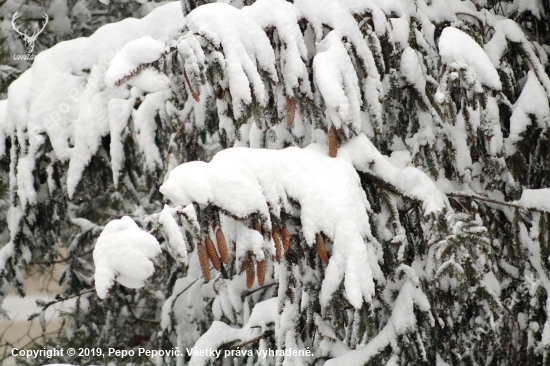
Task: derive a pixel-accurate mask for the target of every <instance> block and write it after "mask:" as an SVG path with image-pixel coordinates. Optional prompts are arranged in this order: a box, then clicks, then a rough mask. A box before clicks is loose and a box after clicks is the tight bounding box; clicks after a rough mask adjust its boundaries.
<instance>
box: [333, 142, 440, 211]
mask: <svg viewBox="0 0 550 366" xmlns="http://www.w3.org/2000/svg"><path fill="white" fill-rule="evenodd" d="M338 157H342V158H344V159H346V160H347V161H349V162H350V163H352V164H353V166H354V167H355V168H356V169H357V170H359V171H363V172H371V173H373V174H374V175H376V176H377V177H379V178H382V179H383V180H385V181H386V182H388V183H391V184H392V185H394V186H396V187H398V188H399V189H401V190H402V191H403V192H404V193H405V194H408V195H410V196H412V197H414V198H417V199H419V200H421V201H422V202H423V205H422V206H423V208H424V212H425V213H426V214H429V213H431V212H437V211H439V210H441V209H442V208H444V207H446V205H447V198H446V196H445V194H444V193H443V192H441V191H440V190H439V189H438V188H437V186H436V184H435V183H434V182H433V181H432V180H431V179H430V178H429V177H428V176H427V175H426V173H424V172H422V171H421V170H419V169H417V168H414V167H405V168H402V169H401V168H399V167H397V166H395V165H394V164H392V163H391V161H390V160H389V159H387V158H386V157H384V156H383V155H382V154H381V153H380V152H379V151H378V150H377V149H376V147H374V145H373V144H372V142H371V141H370V140H369V139H368V138H367V137H366V136H365V135H362V134H361V135H359V136H357V137H354V138H353V139H351V140H350V141H349V142H348V143H347V144H346V145H345V146H342V147H341V148H339V149H338Z"/></svg>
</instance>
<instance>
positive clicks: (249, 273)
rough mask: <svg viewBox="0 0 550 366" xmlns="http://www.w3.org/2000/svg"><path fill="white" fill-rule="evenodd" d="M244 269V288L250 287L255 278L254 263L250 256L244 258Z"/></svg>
mask: <svg viewBox="0 0 550 366" xmlns="http://www.w3.org/2000/svg"><path fill="white" fill-rule="evenodd" d="M243 266H244V269H245V271H246V288H248V289H250V288H252V286H254V280H255V279H256V274H255V273H254V263H253V262H252V259H251V258H250V256H249V257H248V258H247V259H246V260H245V262H244V264H243Z"/></svg>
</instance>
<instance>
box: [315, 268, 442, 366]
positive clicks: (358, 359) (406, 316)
mask: <svg viewBox="0 0 550 366" xmlns="http://www.w3.org/2000/svg"><path fill="white" fill-rule="evenodd" d="M401 267H406V266H404V265H402V266H401ZM409 269H410V271H407V272H409V273H414V270H413V269H412V268H410V267H409ZM411 271H412V272H411ZM418 283H419V282H418V278H415V277H412V278H410V281H406V282H404V283H403V286H402V287H401V290H400V291H399V295H398V296H397V299H396V300H395V302H394V304H393V308H392V313H391V316H390V318H389V319H388V322H387V323H386V325H385V326H384V328H382V330H380V332H378V334H377V335H376V336H375V337H374V338H373V339H371V340H370V341H369V342H368V343H367V344H366V345H365V346H363V347H359V348H357V349H355V350H352V351H349V352H347V353H344V354H343V355H341V356H339V357H336V358H333V359H330V360H328V361H327V362H326V363H325V366H336V365H346V366H362V365H364V364H365V363H366V362H367V361H369V360H370V359H371V358H372V357H374V356H375V355H376V354H378V353H379V352H381V351H382V350H383V349H384V348H386V347H387V346H388V345H392V347H393V345H394V343H395V342H396V337H397V336H398V335H400V334H403V333H405V332H407V331H411V330H413V329H415V327H416V316H415V314H414V306H415V305H416V306H418V308H419V309H420V310H422V311H424V312H428V313H429V310H430V305H429V301H428V298H427V297H426V295H425V294H424V293H423V292H422V290H421V289H420V288H418ZM432 321H433V320H432Z"/></svg>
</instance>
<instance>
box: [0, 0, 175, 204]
mask: <svg viewBox="0 0 550 366" xmlns="http://www.w3.org/2000/svg"><path fill="white" fill-rule="evenodd" d="M159 24H162V26H159ZM183 24H185V20H184V18H183V15H182V13H181V6H180V4H179V3H178V2H173V3H169V4H166V5H163V6H161V7H159V8H157V9H155V10H154V11H152V12H151V13H150V14H148V15H147V16H146V17H144V18H142V19H139V20H138V19H132V18H128V19H125V20H123V21H120V22H118V23H112V24H108V25H105V26H103V27H101V28H100V29H98V30H97V31H96V32H95V33H94V34H93V35H91V36H90V37H82V38H77V39H73V40H70V41H65V42H60V43H58V44H56V45H55V46H54V47H52V48H50V49H48V50H45V51H43V52H41V53H40V54H39V55H37V56H36V58H35V60H34V62H33V65H32V67H31V68H30V69H29V70H27V71H26V72H25V73H24V74H23V75H22V76H21V77H19V78H18V79H17V80H15V81H14V82H13V83H12V84H11V85H10V87H9V89H8V101H7V104H8V107H7V118H6V120H7V121H9V122H8V123H7V124H4V123H1V124H2V129H3V132H2V133H4V134H12V133H15V134H16V135H17V137H18V139H19V141H21V142H23V141H25V140H28V141H29V146H28V149H26V151H23V152H22V153H21V157H20V158H19V160H18V162H17V165H18V166H17V167H16V170H17V172H18V175H19V174H21V176H22V177H23V176H24V177H25V179H26V180H28V181H29V182H32V179H28V177H31V176H32V171H33V170H34V169H35V160H36V155H37V154H38V153H39V151H41V146H42V145H43V144H44V142H45V139H44V137H43V136H42V134H43V133H45V134H47V135H48V137H49V141H50V143H51V145H52V147H53V150H54V151H53V153H54V154H55V157H56V158H58V159H59V160H61V161H63V162H66V161H69V165H70V168H69V172H68V176H67V191H68V193H69V196H71V197H72V195H73V194H74V192H75V189H76V186H77V185H78V183H79V181H80V178H81V175H82V172H83V171H84V169H85V167H86V166H87V165H88V163H89V162H90V159H91V157H92V156H93V155H94V154H95V153H96V152H97V149H98V146H99V144H100V143H101V137H102V136H105V135H106V134H108V133H109V130H110V124H109V120H110V117H111V116H110V115H109V110H108V104H109V102H110V101H111V100H112V99H114V98H116V99H123V100H127V99H129V95H128V91H127V87H126V86H125V85H124V86H122V87H120V88H115V89H113V88H105V81H104V80H105V73H106V71H107V69H108V67H109V63H110V62H111V60H112V59H113V57H115V56H116V54H117V52H118V50H120V49H121V48H122V47H123V46H124V45H125V44H127V43H128V42H130V41H132V40H134V39H137V38H141V37H144V36H149V37H151V38H152V39H157V40H159V41H162V42H164V41H168V40H170V39H173V38H176V37H177V36H178V35H179V34H181V28H182V25H183ZM117 113H118V112H117ZM115 118H116V116H115ZM111 137H113V136H111ZM115 137H116V136H115ZM0 144H3V141H2V143H0ZM54 160H55V159H54ZM18 194H19V199H20V201H21V203H22V204H23V205H26V204H33V203H34V202H35V201H36V192H35V191H34V187H33V186H32V184H26V185H21V186H19V191H18Z"/></svg>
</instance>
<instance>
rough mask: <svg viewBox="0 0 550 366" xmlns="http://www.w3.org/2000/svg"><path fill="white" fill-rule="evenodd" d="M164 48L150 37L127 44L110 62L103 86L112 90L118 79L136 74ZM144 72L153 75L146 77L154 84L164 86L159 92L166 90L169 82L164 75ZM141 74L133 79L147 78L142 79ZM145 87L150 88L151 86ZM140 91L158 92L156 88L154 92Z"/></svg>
mask: <svg viewBox="0 0 550 366" xmlns="http://www.w3.org/2000/svg"><path fill="white" fill-rule="evenodd" d="M165 48H166V46H165V44H164V42H161V41H158V40H155V39H153V38H152V37H150V36H144V37H141V38H138V39H135V40H133V41H130V42H128V43H127V44H126V45H124V46H123V47H122V49H121V50H120V51H119V52H118V53H117V54H116V55H115V57H114V58H113V59H112V60H111V62H110V64H109V68H108V69H107V73H106V74H105V84H106V85H107V86H109V87H111V88H114V87H115V85H116V83H117V82H118V81H119V80H120V79H123V78H125V77H129V76H130V75H131V74H132V73H134V72H136V71H137V70H138V69H139V67H140V66H141V65H143V64H147V63H151V62H153V61H156V60H158V59H159V58H160V56H161V55H162V54H163V52H164V51H165ZM144 71H148V72H150V73H153V74H152V75H149V76H148V77H150V78H152V79H153V80H155V81H154V82H155V83H159V84H163V83H164V84H165V85H163V86H164V88H162V89H160V90H164V89H167V87H166V86H168V87H169V85H170V82H169V81H168V79H167V77H166V76H165V75H162V74H160V73H159V72H158V71H156V70H151V69H146V70H144ZM142 74H143V72H142V73H140V74H139V75H138V76H137V77H136V78H135V79H139V78H141V79H144V78H148V77H144V76H143V75H142ZM135 79H134V80H133V83H138V82H137V81H136V80H135ZM151 83H153V82H151ZM142 84H143V82H142ZM132 85H134V84H132ZM146 86H148V87H151V85H146ZM159 86H161V85H159ZM159 86H157V87H159ZM141 89H142V90H144V91H148V92H155V91H159V90H158V88H157V90H155V88H148V89H145V88H141ZM150 89H152V90H150Z"/></svg>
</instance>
